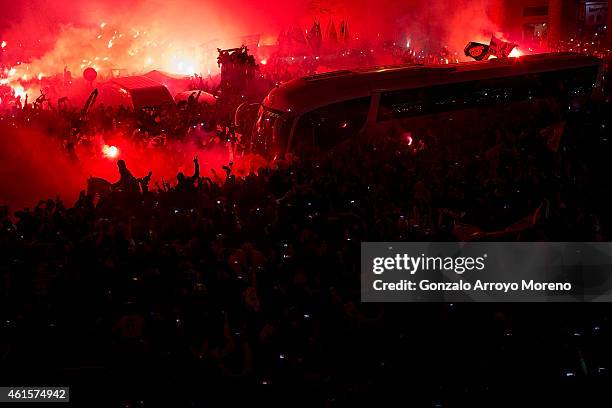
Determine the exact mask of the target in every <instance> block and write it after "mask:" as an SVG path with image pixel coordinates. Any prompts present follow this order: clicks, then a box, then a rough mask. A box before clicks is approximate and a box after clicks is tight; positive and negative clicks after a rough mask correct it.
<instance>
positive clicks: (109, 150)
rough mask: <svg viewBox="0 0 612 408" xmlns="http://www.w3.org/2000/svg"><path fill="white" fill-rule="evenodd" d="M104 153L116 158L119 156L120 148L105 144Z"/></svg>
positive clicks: (106, 155)
mask: <svg viewBox="0 0 612 408" xmlns="http://www.w3.org/2000/svg"><path fill="white" fill-rule="evenodd" d="M102 154H104V156H105V157H108V158H109V159H114V158H115V157H117V156H119V149H117V147H116V146H109V145H104V147H102Z"/></svg>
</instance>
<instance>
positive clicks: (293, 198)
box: [0, 102, 612, 408]
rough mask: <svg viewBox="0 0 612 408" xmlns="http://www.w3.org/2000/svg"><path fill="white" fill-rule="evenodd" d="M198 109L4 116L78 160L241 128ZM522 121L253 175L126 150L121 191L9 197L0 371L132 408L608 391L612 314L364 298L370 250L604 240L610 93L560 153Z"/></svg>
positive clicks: (510, 116)
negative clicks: (143, 165)
mask: <svg viewBox="0 0 612 408" xmlns="http://www.w3.org/2000/svg"><path fill="white" fill-rule="evenodd" d="M203 109H204V108H202V107H201V106H200V105H194V104H190V103H189V102H187V103H185V104H184V105H182V106H180V107H179V108H178V109H177V110H172V111H164V112H161V111H144V112H135V111H133V110H131V109H128V108H124V107H121V108H111V107H104V106H95V107H94V108H93V109H92V110H91V111H90V112H89V115H88V118H87V121H83V122H81V121H80V116H79V115H80V112H79V110H76V109H72V110H70V109H61V108H60V107H53V106H52V107H46V108H38V107H36V108H35V107H32V106H29V107H26V108H25V109H24V107H23V106H21V107H17V106H13V105H11V106H10V107H9V108H7V109H5V110H4V112H2V121H3V123H4V125H5V126H9V127H11V126H12V127H28V126H33V122H37V124H38V125H40V124H41V123H42V124H44V126H38V128H41V127H42V128H45V129H47V131H48V133H49V136H50V137H56V138H57V139H58V140H60V141H62V143H63V144H62V143H59V145H61V146H62V148H63V149H64V152H65V153H66V152H68V153H67V154H71V153H70V146H69V145H67V143H68V144H69V143H73V142H74V143H84V144H86V143H89V142H90V139H91V138H92V137H94V135H100V134H103V135H110V134H116V133H117V132H120V133H122V134H128V135H130V138H131V139H133V140H134V141H139V140H140V141H147V143H148V142H149V141H153V140H155V139H156V138H159V137H160V136H161V135H163V136H164V138H165V137H167V136H172V137H174V138H178V139H180V138H183V139H186V138H190V137H192V136H193V134H194V133H195V132H204V133H203V134H206V135H208V134H211V132H212V134H216V140H218V141H219V142H220V143H223V141H224V140H225V141H227V140H229V139H228V137H227V136H228V135H227V133H224V132H227V130H225V129H223V130H219V129H218V128H217V129H216V130H217V132H214V130H215V129H213V125H211V123H214V120H211V116H210V115H209V112H206V111H205V110H203ZM529 114H530V112H505V115H503V116H500V117H499V118H497V119H496V120H493V121H492V122H493V123H494V124H495V126H493V127H491V128H482V127H477V126H475V127H473V128H472V129H471V130H467V129H464V130H465V131H464V132H462V134H455V133H453V132H454V130H455V129H451V128H450V127H448V128H445V127H444V126H439V127H431V128H429V129H424V130H423V131H422V132H413V133H410V134H402V135H401V137H398V134H397V133H389V134H385V135H370V136H374V137H373V138H368V137H363V138H356V139H354V140H352V141H350V142H348V143H345V144H344V145H342V146H339V147H337V148H336V149H334V150H333V151H331V152H329V153H327V154H324V155H321V156H318V157H316V158H312V159H308V160H306V159H300V158H294V159H293V160H291V161H277V162H275V163H273V164H271V165H269V166H265V167H263V168H260V169H257V171H252V172H249V173H248V174H246V175H243V174H238V171H237V169H236V168H235V164H234V163H232V162H229V163H226V164H225V166H223V168H222V171H221V170H217V171H215V170H214V169H212V170H211V169H208V168H203V166H204V163H203V162H202V161H201V159H199V158H198V157H194V158H193V172H191V171H189V172H186V171H184V172H180V173H178V174H177V175H176V180H173V181H170V182H163V183H161V184H160V183H155V182H153V181H152V178H151V177H152V175H151V173H148V174H147V173H144V174H136V173H135V172H132V171H131V170H130V167H131V165H132V164H133V163H130V161H127V160H122V159H120V160H117V162H116V165H117V173H116V179H115V180H112V185H110V186H109V185H105V184H104V183H100V184H97V185H96V184H95V183H93V182H92V183H91V184H90V185H89V186H83V191H82V192H81V194H80V195H79V198H78V200H76V202H74V203H71V202H66V201H65V200H64V199H62V197H59V196H58V197H53V198H45V199H43V200H41V201H40V202H38V204H37V205H36V206H34V207H33V208H25V209H21V210H17V211H15V209H9V208H8V207H6V206H4V207H1V210H0V247H1V248H2V251H0V272H1V274H2V284H1V285H0V289H1V291H2V294H1V296H0V364H1V365H2V366H3V368H4V370H2V371H3V375H7V374H8V373H10V376H11V377H10V380H11V381H12V382H13V383H15V382H17V383H19V382H21V379H23V382H24V383H28V384H33V383H37V382H38V383H41V384H42V383H51V382H52V383H56V384H58V385H63V384H69V385H71V386H72V390H71V391H72V395H71V398H72V399H73V400H74V401H86V402H87V404H88V405H89V406H97V405H100V406H110V405H115V406H116V405H117V404H120V405H119V406H122V407H126V408H128V407H129V408H132V407H149V406H160V405H165V406H177V407H178V406H186V407H193V406H201V405H202V404H205V403H208V404H214V403H217V404H218V403H224V404H229V405H230V406H232V405H235V404H236V403H239V402H240V403H250V404H258V403H259V402H263V401H266V402H270V401H272V402H283V403H288V404H291V405H292V406H346V405H349V404H351V405H356V406H360V405H364V404H366V403H372V404H381V403H383V402H387V403H391V402H393V401H395V400H396V399H397V398H400V399H403V400H406V401H410V403H414V405H417V406H420V405H423V406H434V407H446V406H464V405H466V404H468V405H471V406H484V405H487V401H489V402H490V401H492V400H493V401H498V397H499V396H500V395H503V394H504V393H506V392H508V393H510V392H512V390H509V389H508V388H507V387H508V385H509V384H512V385H513V387H518V384H521V385H524V386H525V387H524V388H525V389H530V390H533V392H534V393H536V392H537V395H538V396H536V397H533V398H559V399H561V398H563V395H564V394H563V392H564V391H570V390H575V389H579V390H581V391H583V392H585V393H586V392H589V393H593V392H595V391H599V389H598V388H596V386H597V385H598V384H599V385H601V384H605V383H606V382H607V381H609V378H610V377H609V370H611V369H612V353H610V350H609V349H608V348H607V347H606V346H607V344H609V341H610V336H611V335H612V314H611V313H610V311H609V309H607V308H606V307H603V306H598V305H595V304H584V305H578V306H576V305H558V304H557V305H529V304H525V305H521V304H517V305H508V304H491V305H485V304H432V305H417V304H368V303H362V302H361V301H360V293H361V288H360V266H359V260H360V255H359V254H360V244H361V242H364V241H454V240H463V239H466V238H470V239H472V238H474V237H479V238H482V239H486V237H487V235H486V232H490V233H493V232H500V231H501V233H499V234H493V235H490V236H494V237H496V239H500V240H504V241H606V240H610V239H611V237H612V216H611V215H610V212H609V208H610V207H611V204H612V194H610V191H609V188H608V184H609V179H610V176H612V174H611V173H612V168H611V167H610V166H609V164H608V163H609V155H610V152H611V150H612V149H611V145H610V140H609V139H608V138H609V136H608V129H609V126H610V124H609V117H610V106H609V103H598V104H593V105H590V106H588V107H587V108H586V109H585V110H584V111H583V112H580V113H573V114H571V115H570V116H569V117H568V118H566V119H565V120H564V121H563V124H562V128H561V129H562V134H563V137H562V139H561V140H560V141H557V142H556V143H553V144H554V146H551V142H550V140H551V138H550V136H549V134H548V133H547V132H546V131H545V129H544V128H543V126H541V124H539V123H538V122H537V121H535V120H528V119H529V118H528V116H529ZM521 116H523V118H522V119H523V120H521V121H519V120H517V119H518V118H519V117H521ZM525 116H527V118H525ZM213 119H214V118H213ZM525 119H527V120H525ZM551 132H552V130H551ZM71 136H78V138H76V139H71V138H70V137H71ZM77 139H78V141H77ZM162 144H163V143H162ZM80 159H81V160H86V158H84V157H81V158H80ZM184 164H185V165H189V166H191V163H184ZM252 170H253V169H252ZM153 177H154V178H155V175H153ZM535 214H537V217H536V216H534V215H535ZM526 217H527V218H529V219H530V223H528V224H524V223H520V221H521V220H522V219H525V218H526ZM517 224H520V225H521V227H520V228H508V227H509V226H512V225H517ZM475 231H479V234H476V235H474V232H475ZM504 231H506V232H504ZM442 344H447V347H440V345H442ZM93 384H97V385H96V386H94V385H93ZM553 384H554V385H556V386H557V387H556V388H555V389H556V391H557V394H556V395H555V396H554V397H550V396H548V395H546V396H543V395H542V394H545V391H546V390H551V389H552V388H547V386H549V385H553ZM559 385H562V388H559V387H558V386H559ZM96 387H98V388H96ZM559 389H561V391H559ZM92 395H95V396H96V397H95V398H96V399H97V401H92V400H91V399H92ZM513 398H516V399H521V396H518V395H510V396H508V400H512V399H513ZM529 398H532V397H529ZM170 401H171V402H170ZM521 401H522V402H523V403H524V402H525V400H524V399H523V400H521ZM549 401H550V400H549Z"/></svg>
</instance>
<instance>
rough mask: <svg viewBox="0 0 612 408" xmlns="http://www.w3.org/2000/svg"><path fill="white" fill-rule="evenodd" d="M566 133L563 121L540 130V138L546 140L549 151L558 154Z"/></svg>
mask: <svg viewBox="0 0 612 408" xmlns="http://www.w3.org/2000/svg"><path fill="white" fill-rule="evenodd" d="M564 132H565V121H564V120H562V121H559V122H557V123H553V124H552V125H550V126H548V127H545V128H544V129H542V130H540V136H541V137H543V138H544V139H546V147H548V150H550V151H551V152H557V151H558V150H559V145H560V144H561V139H562V138H563V133H564Z"/></svg>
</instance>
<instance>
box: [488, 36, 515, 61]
mask: <svg viewBox="0 0 612 408" xmlns="http://www.w3.org/2000/svg"><path fill="white" fill-rule="evenodd" d="M516 47H517V44H514V43H511V42H507V41H503V40H500V39H499V38H496V37H495V36H494V35H493V36H491V42H490V43H489V54H490V55H494V56H496V57H497V58H508V55H510V53H511V52H512V50H513V49H514V48H516Z"/></svg>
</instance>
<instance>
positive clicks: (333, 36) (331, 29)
mask: <svg viewBox="0 0 612 408" xmlns="http://www.w3.org/2000/svg"><path fill="white" fill-rule="evenodd" d="M327 38H328V39H329V40H330V41H332V42H338V33H337V32H336V25H335V24H334V20H330V21H329V24H328V25H327Z"/></svg>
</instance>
